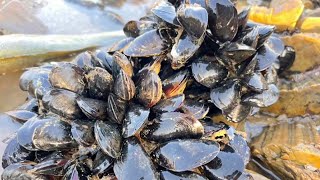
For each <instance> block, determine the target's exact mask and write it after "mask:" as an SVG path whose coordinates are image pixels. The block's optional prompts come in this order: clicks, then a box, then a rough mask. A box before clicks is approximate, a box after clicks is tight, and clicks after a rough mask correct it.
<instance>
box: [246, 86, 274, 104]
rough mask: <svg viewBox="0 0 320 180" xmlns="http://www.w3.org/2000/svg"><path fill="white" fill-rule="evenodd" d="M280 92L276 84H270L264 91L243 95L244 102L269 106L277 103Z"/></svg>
mask: <svg viewBox="0 0 320 180" xmlns="http://www.w3.org/2000/svg"><path fill="white" fill-rule="evenodd" d="M279 96H280V92H279V89H278V88H277V86H276V85H274V84H269V85H268V89H267V90H264V91H263V92H262V93H252V94H247V95H245V96H244V97H243V100H242V101H243V103H245V104H249V105H251V106H255V107H268V106H271V105H272V104H274V103H276V102H277V101H278V99H279Z"/></svg>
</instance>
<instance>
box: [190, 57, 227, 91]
mask: <svg viewBox="0 0 320 180" xmlns="http://www.w3.org/2000/svg"><path fill="white" fill-rule="evenodd" d="M191 70H192V74H193V77H194V78H195V80H196V81H197V82H198V83H200V84H202V85H204V86H206V87H208V88H213V87H214V86H216V85H217V84H218V83H219V82H221V81H222V80H224V79H225V78H226V77H227V75H228V71H227V69H226V68H225V67H224V66H222V65H221V64H219V62H218V61H217V59H216V57H215V56H202V57H199V58H196V59H195V60H194V61H193V63H192V65H191Z"/></svg>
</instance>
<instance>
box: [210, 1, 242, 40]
mask: <svg viewBox="0 0 320 180" xmlns="http://www.w3.org/2000/svg"><path fill="white" fill-rule="evenodd" d="M206 4H207V6H206V7H207V11H208V14H209V29H210V30H211V32H212V34H213V35H214V36H216V38H217V39H218V40H219V41H222V42H226V41H231V40H233V38H234V37H235V36H236V34H237V31H238V13H237V9H236V8H235V7H234V5H233V3H232V2H230V1H229V0H206Z"/></svg>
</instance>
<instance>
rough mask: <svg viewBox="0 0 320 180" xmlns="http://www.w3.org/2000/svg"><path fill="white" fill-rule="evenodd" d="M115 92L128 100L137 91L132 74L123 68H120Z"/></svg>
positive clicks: (114, 88) (115, 83)
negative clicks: (128, 73)
mask: <svg viewBox="0 0 320 180" xmlns="http://www.w3.org/2000/svg"><path fill="white" fill-rule="evenodd" d="M113 92H114V94H115V95H117V96H118V97H119V98H121V99H123V100H126V101H128V100H130V99H132V98H133V96H134V95H135V93H136V87H135V85H134V82H133V81H132V79H131V78H130V76H129V75H127V73H126V72H125V71H124V70H122V69H120V72H119V74H118V76H117V78H116V79H115V82H114V87H113Z"/></svg>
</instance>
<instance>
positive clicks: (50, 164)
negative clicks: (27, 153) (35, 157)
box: [31, 158, 69, 176]
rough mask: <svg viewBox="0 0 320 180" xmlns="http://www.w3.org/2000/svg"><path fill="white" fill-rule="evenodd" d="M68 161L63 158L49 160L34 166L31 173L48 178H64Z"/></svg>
mask: <svg viewBox="0 0 320 180" xmlns="http://www.w3.org/2000/svg"><path fill="white" fill-rule="evenodd" d="M68 161H69V160H68V159H62V158H55V159H48V160H45V161H42V162H40V163H38V164H36V165H34V167H33V169H32V170H31V172H32V173H33V174H41V175H46V176H63V175H64V174H65V169H64V166H65V165H66V164H67V162H68Z"/></svg>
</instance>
